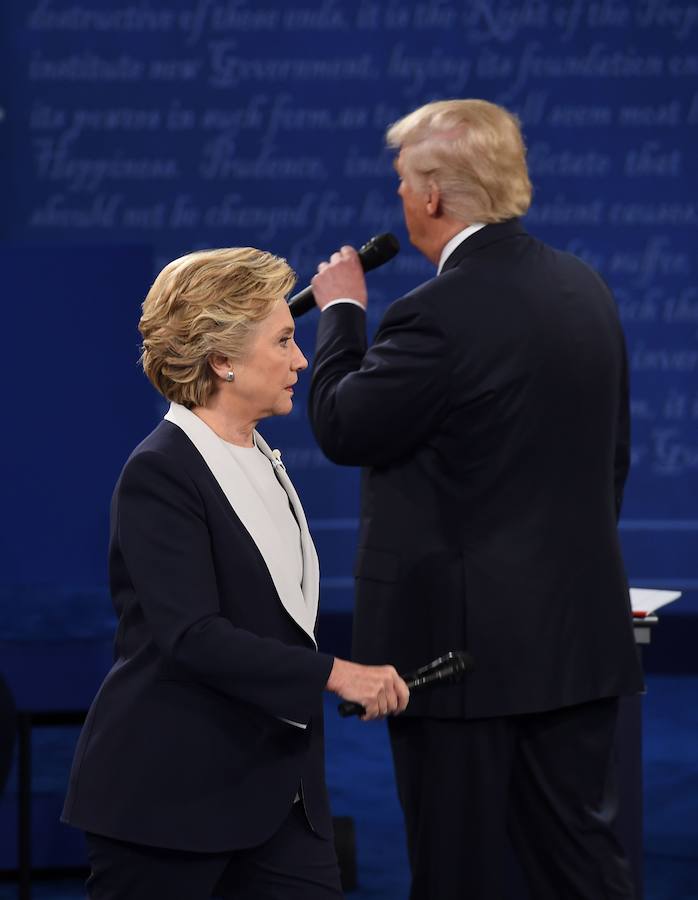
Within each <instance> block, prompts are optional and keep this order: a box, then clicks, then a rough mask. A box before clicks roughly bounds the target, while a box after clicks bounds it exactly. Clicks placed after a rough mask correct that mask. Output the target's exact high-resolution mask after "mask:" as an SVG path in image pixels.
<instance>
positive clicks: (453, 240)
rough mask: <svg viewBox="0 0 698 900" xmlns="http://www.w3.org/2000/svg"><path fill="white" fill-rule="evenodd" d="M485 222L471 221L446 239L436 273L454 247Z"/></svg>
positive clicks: (482, 226) (483, 225)
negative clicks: (448, 239) (471, 222)
mask: <svg viewBox="0 0 698 900" xmlns="http://www.w3.org/2000/svg"><path fill="white" fill-rule="evenodd" d="M486 224H487V223H486V222H473V224H472V225H468V227H467V228H464V229H463V230H462V231H459V232H458V234H454V235H453V237H452V238H451V240H450V241H448V243H447V244H446V246H445V247H444V248H443V250H442V251H441V256H440V258H439V268H438V269H437V270H436V274H437V275H440V274H441V270H442V269H443V267H444V263H445V262H446V260H447V259H448V258H449V256H450V255H451V254H452V253H453V251H454V250H455V249H456V247H459V246H460V245H461V244H462V243H463V241H465V240H467V239H468V238H469V237H470V235H471V234H475V232H476V231H479V230H480V229H481V228H484V227H485V225H486Z"/></svg>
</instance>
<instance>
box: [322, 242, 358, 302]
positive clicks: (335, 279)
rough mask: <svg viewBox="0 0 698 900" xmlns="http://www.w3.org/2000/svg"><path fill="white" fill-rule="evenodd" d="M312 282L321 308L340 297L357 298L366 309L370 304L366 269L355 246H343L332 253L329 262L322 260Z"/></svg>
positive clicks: (345, 298)
mask: <svg viewBox="0 0 698 900" xmlns="http://www.w3.org/2000/svg"><path fill="white" fill-rule="evenodd" d="M310 283H311V285H312V286H313V296H314V297H315V302H316V303H317V305H318V306H319V307H320V309H324V308H325V307H326V306H327V304H328V303H331V302H332V301H333V300H340V299H343V300H356V301H358V302H359V303H360V304H361V305H362V306H363V308H364V309H366V306H367V305H368V295H367V293H366V278H365V276H364V270H363V269H362V268H361V262H360V261H359V254H358V253H357V252H356V250H354V248H353V247H342V249H341V250H338V251H337V253H333V254H332V256H331V257H330V261H329V262H321V263H320V265H319V266H318V267H317V275H315V276H314V277H313V279H312V281H311V282H310Z"/></svg>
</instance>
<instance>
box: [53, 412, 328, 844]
mask: <svg viewBox="0 0 698 900" xmlns="http://www.w3.org/2000/svg"><path fill="white" fill-rule="evenodd" d="M110 581H111V590H112V597H113V600H114V605H115V608H116V612H117V614H118V616H119V627H118V632H117V635H116V642H115V659H116V661H115V664H114V667H113V668H112V670H111V671H110V673H109V675H108V676H107V678H106V680H105V682H104V684H103V685H102V687H101V689H100V691H99V693H98V695H97V697H96V699H95V701H94V703H93V705H92V707H91V709H90V711H89V714H88V717H87V722H86V724H85V727H84V729H83V732H82V734H81V737H80V741H79V744H78V748H77V751H76V755H75V761H74V764H73V771H72V773H71V779H70V788H69V793H68V797H67V800H66V805H65V809H64V821H66V822H69V823H70V824H72V825H76V826H78V827H79V828H82V829H84V830H86V831H92V832H96V833H98V834H102V835H106V836H107V837H112V838H117V839H121V840H127V841H133V842H137V843H142V844H146V845H151V846H159V847H170V848H173V849H181V850H196V851H207V852H208V851H227V850H232V849H236V848H240V847H248V846H253V845H256V844H259V843H261V842H262V841H264V840H265V839H266V838H267V837H269V836H270V835H271V834H272V833H273V832H274V831H275V830H276V829H277V827H278V826H279V825H280V824H281V822H282V821H283V819H284V818H285V817H286V815H287V814H288V812H289V810H290V808H291V804H292V802H293V799H294V796H295V794H296V792H297V791H298V790H299V786H300V785H301V783H302V796H303V801H304V803H305V806H306V810H307V812H308V816H309V818H310V821H311V823H312V825H313V827H314V828H315V830H316V831H317V832H318V833H319V834H320V835H322V836H324V837H329V836H330V834H331V821H330V817H329V809H328V803H327V796H326V789H325V783H324V760H323V739H322V691H323V688H324V686H325V684H326V682H327V678H328V676H329V672H330V669H331V666H332V661H333V660H332V657H330V656H327V655H325V654H320V653H317V652H316V651H315V649H314V647H313V645H312V641H311V639H310V637H309V636H308V635H307V634H306V633H305V632H304V631H303V630H302V629H301V628H300V627H299V626H298V625H297V624H296V623H295V622H294V621H293V619H292V618H291V617H290V616H289V614H288V613H287V612H286V610H285V609H284V607H283V606H282V605H281V603H280V600H279V596H278V594H277V591H276V589H275V587H274V583H273V582H272V579H271V577H270V574H269V571H268V569H267V567H266V565H265V563H264V560H263V558H262V556H261V555H260V553H259V551H258V549H257V545H256V544H255V543H254V541H253V540H252V538H251V537H250V535H249V533H248V532H247V531H246V530H245V528H244V527H243V525H242V523H241V521H240V519H239V518H238V516H237V515H236V513H235V512H234V511H233V508H232V507H231V505H230V503H229V502H228V500H227V499H226V496H225V494H224V493H223V491H222V490H221V487H220V486H219V484H218V482H217V481H216V479H215V478H214V476H213V475H212V473H211V471H210V470H209V468H208V467H207V465H206V463H205V462H204V460H203V458H202V457H201V455H200V454H199V452H198V451H197V449H196V448H195V446H194V445H193V444H192V443H191V441H190V439H189V438H188V437H187V435H186V434H184V432H183V431H181V430H180V429H179V428H178V427H177V426H176V425H174V424H172V423H171V422H168V421H165V422H162V423H161V424H160V425H159V426H158V427H157V428H156V429H155V431H154V432H153V433H152V434H151V435H150V436H149V437H148V438H146V440H145V441H144V442H143V443H142V444H141V445H140V446H139V447H138V448H136V450H135V451H134V453H133V454H132V455H131V457H130V459H129V460H128V462H127V464H126V466H125V468H124V470H123V472H122V475H121V478H120V479H119V482H118V484H117V486H116V490H115V493H114V500H113V505H112V525H111V545H110ZM281 718H284V719H289V720H291V721H293V722H299V723H309V724H308V728H307V729H306V730H301V729H299V728H296V727H295V726H293V725H290V724H288V723H286V722H283V721H281Z"/></svg>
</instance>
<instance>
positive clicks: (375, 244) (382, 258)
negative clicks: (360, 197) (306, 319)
mask: <svg viewBox="0 0 698 900" xmlns="http://www.w3.org/2000/svg"><path fill="white" fill-rule="evenodd" d="M399 250H400V243H399V241H398V239H397V238H396V237H395V235H394V234H390V232H389V231H387V232H386V233H385V234H379V235H376V237H372V238H371V240H370V241H366V243H365V244H364V245H363V247H359V262H360V263H361V268H362V269H363V270H364V272H370V271H371V269H377V268H378V266H382V265H383V263H387V262H388V260H391V259H392V258H393V257H394V256H395V255H396V254H397V253H398V252H399ZM288 308H289V309H290V310H291V315H292V316H293V318H294V319H297V318H298V316H302V315H304V314H305V313H307V312H309V311H310V310H311V309H314V308H315V297H313V288H312V286H311V285H308V287H307V288H303V290H302V291H299V292H298V293H297V294H294V295H293V297H291V299H290V300H289V301H288Z"/></svg>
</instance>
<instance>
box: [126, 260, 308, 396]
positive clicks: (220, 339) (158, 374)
mask: <svg viewBox="0 0 698 900" xmlns="http://www.w3.org/2000/svg"><path fill="white" fill-rule="evenodd" d="M295 280H296V276H295V274H294V272H293V270H292V269H291V268H290V266H289V265H288V263H287V262H286V260H285V259H280V258H279V257H277V256H272V254H271V253H266V252H264V251H263V250H255V249H254V248H253V247H231V248H224V249H220V250H201V251H199V252H197V253H190V254H188V255H187V256H182V257H180V258H179V259H175V260H173V261H172V262H171V263H169V264H168V265H166V266H165V268H164V269H163V270H162V272H160V274H159V275H158V277H157V278H156V279H155V281H154V283H153V286H152V287H151V288H150V290H149V291H148V295H147V297H146V298H145V300H144V302H143V315H142V316H141V320H140V322H139V325H138V329H139V331H140V333H141V335H142V337H143V346H142V355H141V363H142V365H143V370H144V371H145V373H146V375H147V376H148V378H149V379H150V381H151V382H152V383H153V385H154V386H155V388H156V389H157V390H158V391H159V392H160V393H161V394H162V395H163V396H164V397H166V398H167V399H168V400H172V401H174V402H176V403H181V404H182V405H183V406H186V407H188V408H191V407H193V406H203V405H205V403H206V401H207V400H208V399H209V397H210V396H211V394H212V393H213V390H214V387H215V376H214V374H213V372H212V370H211V367H210V366H209V363H208V360H209V357H210V356H211V354H214V353H217V354H221V355H222V356H227V357H230V359H231V360H238V359H240V358H241V357H242V356H243V355H244V353H245V350H246V348H247V346H248V343H249V340H250V337H251V335H252V334H253V333H254V330H255V327H256V326H257V325H258V323H259V322H261V321H262V320H263V319H265V318H266V317H267V316H268V315H269V314H270V313H271V311H272V309H273V308H274V306H275V304H276V303H277V302H279V301H280V300H283V299H284V298H285V297H286V296H287V294H288V293H289V292H290V291H291V289H292V288H293V285H294V284H295Z"/></svg>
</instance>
